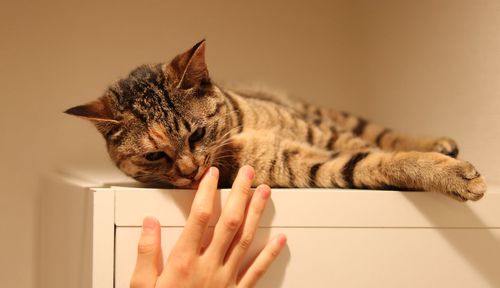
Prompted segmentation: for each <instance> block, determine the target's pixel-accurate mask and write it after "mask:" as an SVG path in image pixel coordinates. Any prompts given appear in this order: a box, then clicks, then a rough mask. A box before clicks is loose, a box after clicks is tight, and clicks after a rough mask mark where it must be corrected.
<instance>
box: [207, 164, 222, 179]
mask: <svg viewBox="0 0 500 288" xmlns="http://www.w3.org/2000/svg"><path fill="white" fill-rule="evenodd" d="M208 173H209V174H210V177H214V178H217V177H219V169H217V168H215V167H210V169H208Z"/></svg>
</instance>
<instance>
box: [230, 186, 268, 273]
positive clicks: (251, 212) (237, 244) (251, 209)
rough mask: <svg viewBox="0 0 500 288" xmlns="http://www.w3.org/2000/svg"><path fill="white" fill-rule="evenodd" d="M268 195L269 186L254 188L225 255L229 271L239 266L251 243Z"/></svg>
mask: <svg viewBox="0 0 500 288" xmlns="http://www.w3.org/2000/svg"><path fill="white" fill-rule="evenodd" d="M270 196H271V188H269V186H267V185H261V186H259V187H257V189H256V190H255V192H254V194H253V196H252V200H250V205H249V206H248V209H247V212H246V216H245V220H244V222H243V224H242V227H241V228H240V231H238V233H237V234H236V237H235V239H234V241H233V243H232V244H231V247H230V248H229V251H228V253H227V255H226V259H227V260H226V264H227V265H228V267H230V269H231V271H236V269H238V267H240V264H241V261H242V260H243V257H244V256H245V253H246V252H247V250H248V248H249V247H250V245H251V244H252V242H253V239H254V235H255V231H256V230H257V226H258V225H259V222H260V218H261V216H262V213H263V212H264V208H265V207H266V203H267V200H268V199H269V197H270Z"/></svg>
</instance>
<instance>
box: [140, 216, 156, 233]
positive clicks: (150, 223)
mask: <svg viewBox="0 0 500 288" xmlns="http://www.w3.org/2000/svg"><path fill="white" fill-rule="evenodd" d="M158 225H159V223H158V220H157V219H156V218H154V217H146V218H144V220H143V221H142V231H144V232H146V233H152V232H154V231H155V229H156V227H158Z"/></svg>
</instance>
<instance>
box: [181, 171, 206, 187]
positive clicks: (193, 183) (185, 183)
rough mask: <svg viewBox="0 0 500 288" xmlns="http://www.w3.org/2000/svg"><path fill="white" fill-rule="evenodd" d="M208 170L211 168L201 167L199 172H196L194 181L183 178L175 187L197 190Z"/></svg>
mask: <svg viewBox="0 0 500 288" xmlns="http://www.w3.org/2000/svg"><path fill="white" fill-rule="evenodd" d="M208 168H209V167H199V168H198V172H196V175H195V176H194V177H193V178H192V179H190V178H181V179H178V180H177V181H175V183H174V185H175V186H177V187H181V188H188V189H197V188H198V185H199V184H200V181H201V178H202V177H203V175H205V173H206V172H207V171H208Z"/></svg>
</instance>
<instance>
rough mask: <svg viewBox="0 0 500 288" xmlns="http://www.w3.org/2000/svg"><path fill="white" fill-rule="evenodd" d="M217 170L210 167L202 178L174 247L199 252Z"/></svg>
mask: <svg viewBox="0 0 500 288" xmlns="http://www.w3.org/2000/svg"><path fill="white" fill-rule="evenodd" d="M218 180H219V170H218V169H217V168H215V167H210V169H209V170H208V172H207V173H206V174H205V175H204V176H203V178H202V180H201V182H200V185H199V187H198V191H197V192H196V195H195V197H194V200H193V204H192V205H191V212H190V213H189V217H188V219H187V222H186V227H185V228H184V230H183V231H182V234H181V236H180V237H179V240H178V241H177V243H176V246H182V248H180V249H185V251H196V252H197V253H198V252H199V251H200V247H201V243H202V240H203V235H204V234H205V232H206V230H207V227H208V224H209V222H210V219H211V218H212V214H213V211H214V206H215V196H216V194H217V182H218Z"/></svg>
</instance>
